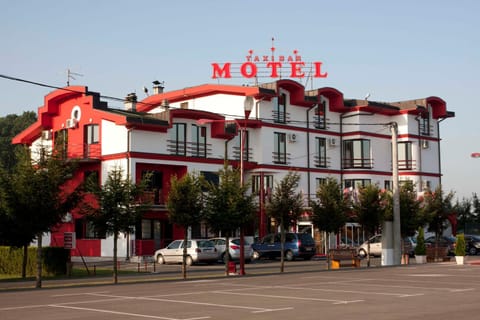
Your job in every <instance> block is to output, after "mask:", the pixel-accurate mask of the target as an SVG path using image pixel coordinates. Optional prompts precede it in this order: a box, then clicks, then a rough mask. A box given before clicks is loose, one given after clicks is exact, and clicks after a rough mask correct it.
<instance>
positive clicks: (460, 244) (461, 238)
mask: <svg viewBox="0 0 480 320" xmlns="http://www.w3.org/2000/svg"><path fill="white" fill-rule="evenodd" d="M465 251H466V245H465V235H464V234H463V233H460V234H458V235H457V242H456V245H455V255H456V256H464V255H465Z"/></svg>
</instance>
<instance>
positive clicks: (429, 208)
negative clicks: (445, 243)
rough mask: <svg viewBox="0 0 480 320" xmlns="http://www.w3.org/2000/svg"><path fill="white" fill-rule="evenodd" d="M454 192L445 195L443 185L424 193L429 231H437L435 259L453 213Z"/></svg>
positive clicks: (424, 210) (424, 209)
mask: <svg viewBox="0 0 480 320" xmlns="http://www.w3.org/2000/svg"><path fill="white" fill-rule="evenodd" d="M453 196H454V194H453V192H449V193H448V194H447V195H446V196H444V193H443V190H442V187H441V186H438V187H437V188H436V189H435V191H434V192H431V191H427V192H425V194H424V207H423V213H424V214H425V216H426V217H427V221H428V224H429V226H428V231H430V232H434V233H435V260H437V258H438V242H439V240H440V237H441V236H442V234H443V231H444V230H445V228H446V227H447V224H448V223H447V221H448V217H449V215H451V214H452V212H453V208H452V198H453Z"/></svg>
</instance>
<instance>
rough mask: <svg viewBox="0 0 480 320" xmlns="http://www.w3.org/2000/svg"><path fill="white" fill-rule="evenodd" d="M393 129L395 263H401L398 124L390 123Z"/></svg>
mask: <svg viewBox="0 0 480 320" xmlns="http://www.w3.org/2000/svg"><path fill="white" fill-rule="evenodd" d="M390 130H391V131H392V179H393V264H394V265H399V264H400V263H401V256H402V233H401V225H400V190H399V183H398V143H397V138H398V125H397V123H396V122H392V123H390Z"/></svg>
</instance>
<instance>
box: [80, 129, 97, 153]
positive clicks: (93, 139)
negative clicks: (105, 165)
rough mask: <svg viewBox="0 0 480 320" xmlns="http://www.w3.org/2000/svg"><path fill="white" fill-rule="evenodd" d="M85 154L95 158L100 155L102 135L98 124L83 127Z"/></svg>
mask: <svg viewBox="0 0 480 320" xmlns="http://www.w3.org/2000/svg"><path fill="white" fill-rule="evenodd" d="M83 130H84V131H83V141H84V144H83V156H84V158H93V157H98V156H100V145H99V144H98V143H99V142H100V135H99V126H98V124H89V125H86V126H84V129H83Z"/></svg>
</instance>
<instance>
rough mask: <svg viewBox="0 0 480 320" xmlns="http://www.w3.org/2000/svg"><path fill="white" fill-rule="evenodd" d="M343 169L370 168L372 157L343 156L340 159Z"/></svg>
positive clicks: (371, 166)
mask: <svg viewBox="0 0 480 320" xmlns="http://www.w3.org/2000/svg"><path fill="white" fill-rule="evenodd" d="M342 168H343V169H372V168H373V159H369V158H345V159H343V160H342Z"/></svg>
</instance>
